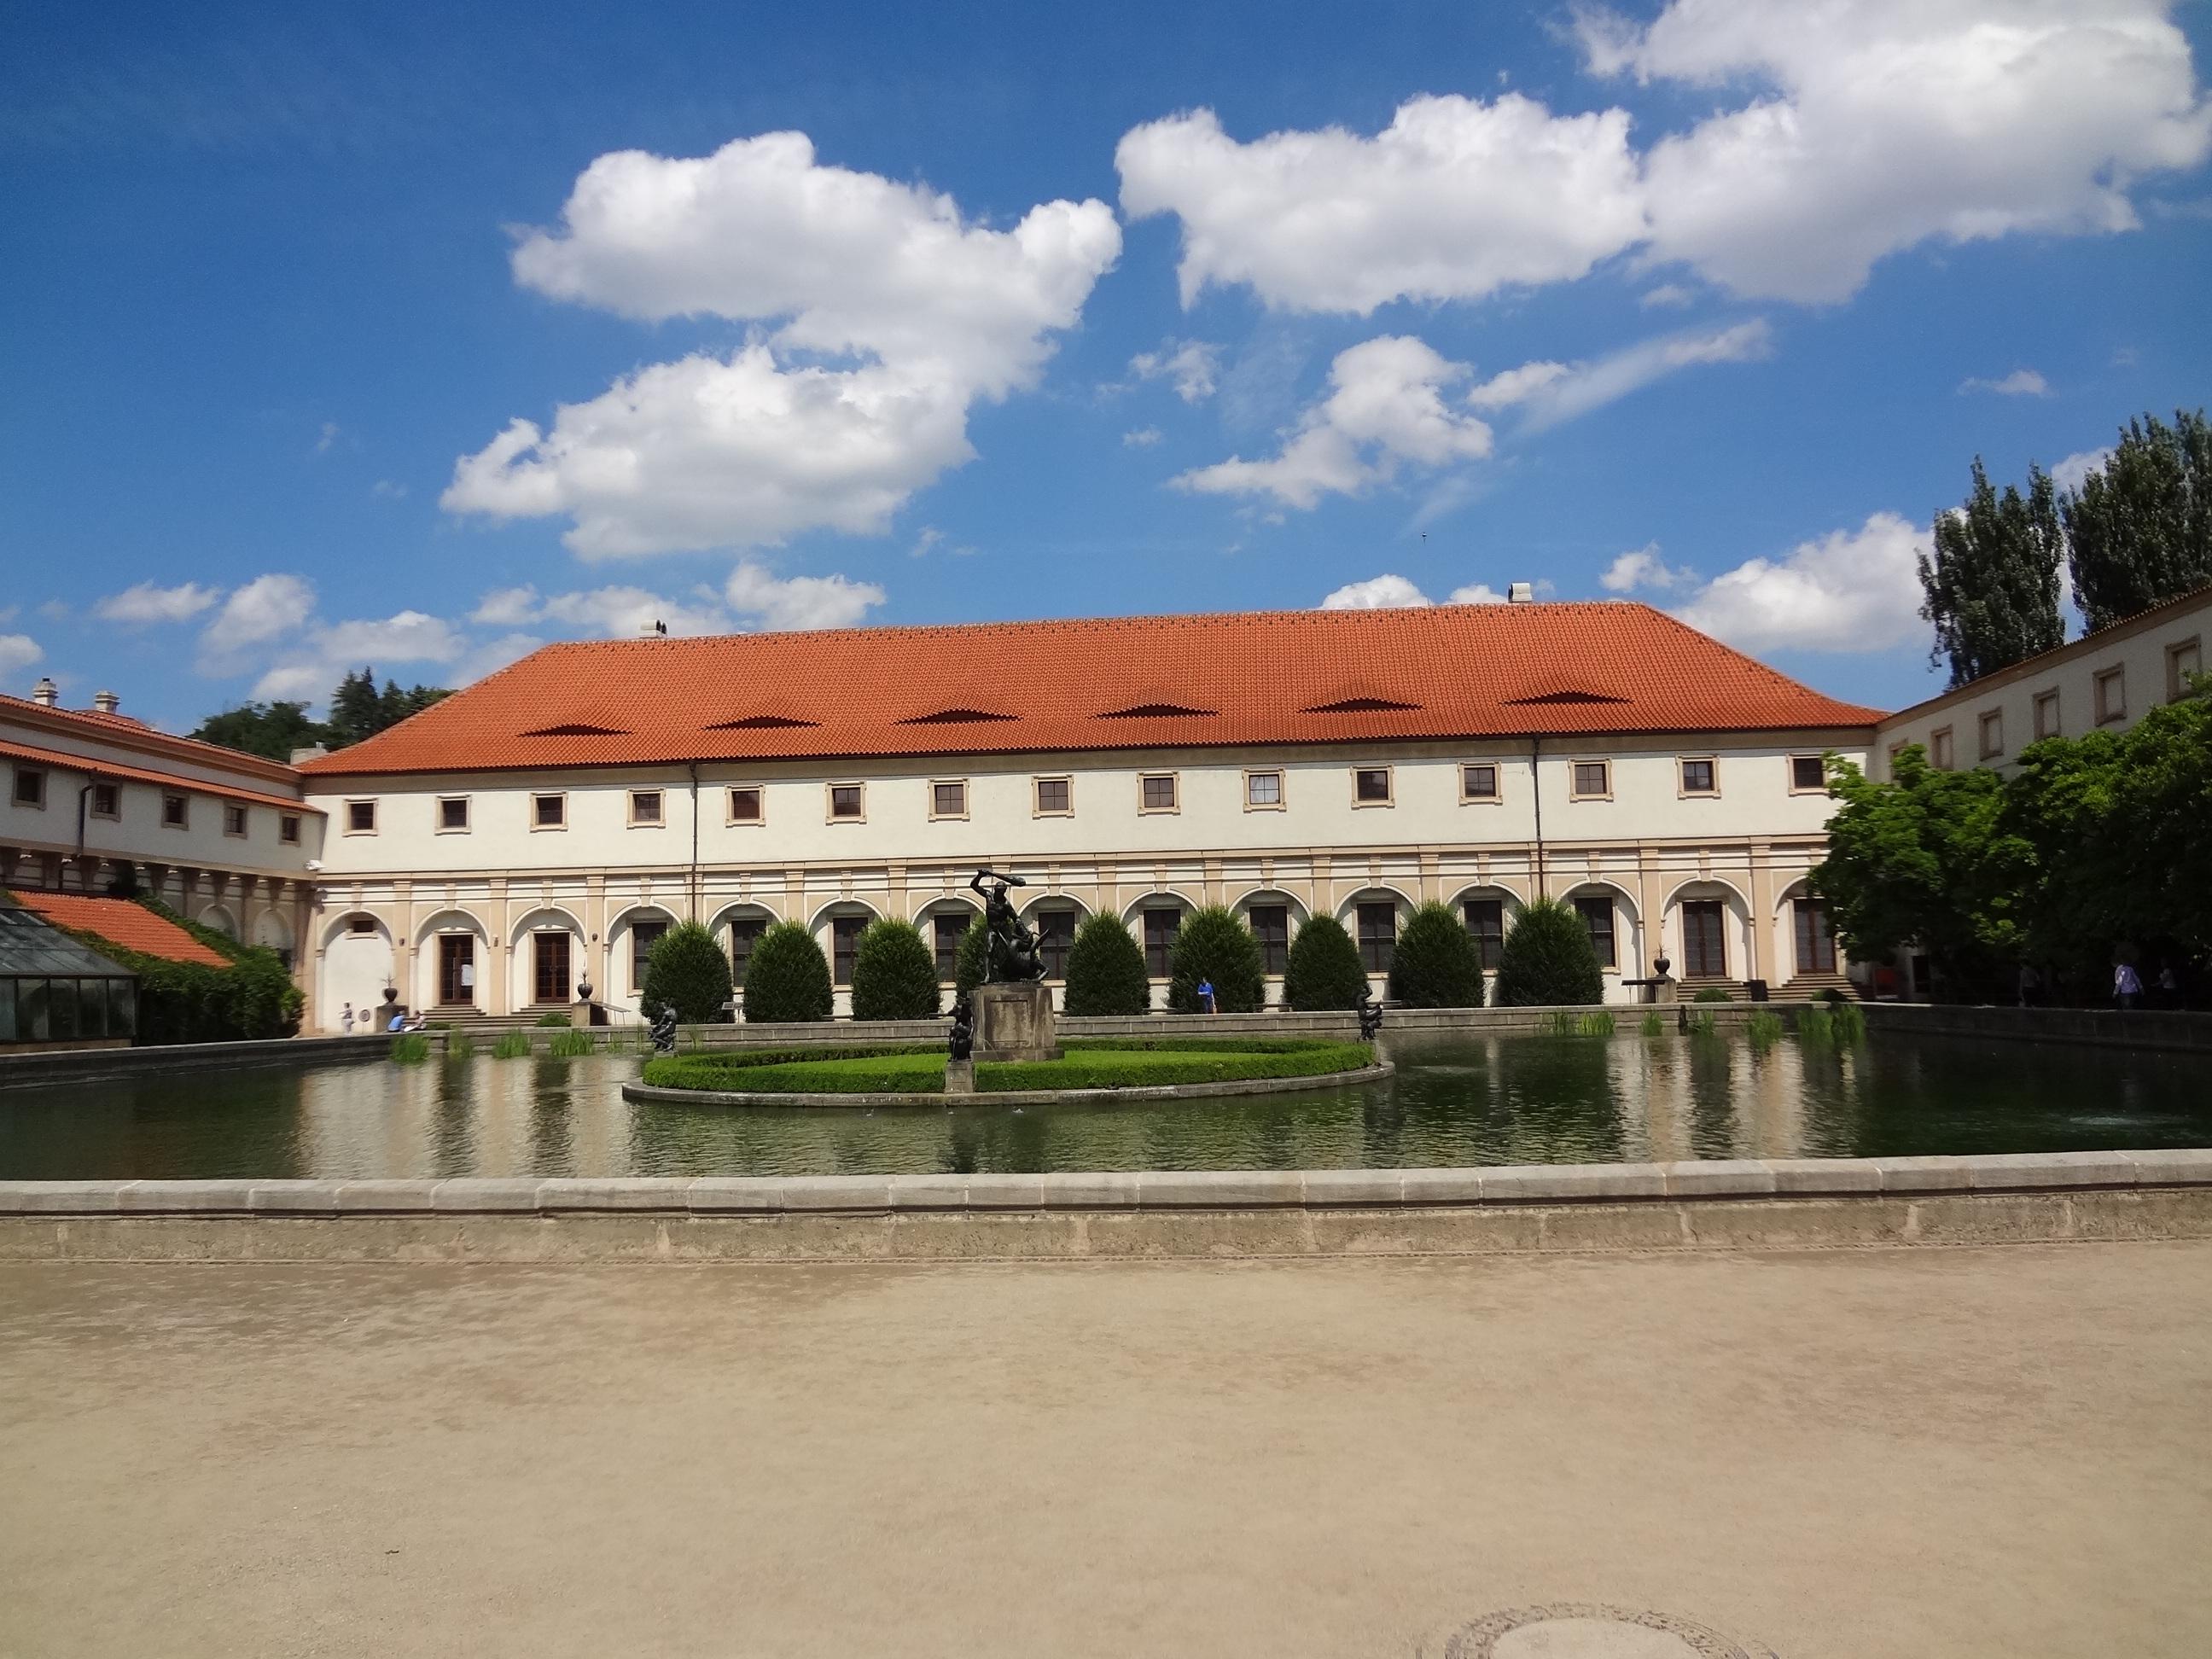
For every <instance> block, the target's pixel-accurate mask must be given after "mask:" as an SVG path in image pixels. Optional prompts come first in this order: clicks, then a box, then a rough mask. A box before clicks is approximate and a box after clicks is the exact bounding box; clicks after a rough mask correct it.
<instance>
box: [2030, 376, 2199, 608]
mask: <svg viewBox="0 0 2212 1659" xmlns="http://www.w3.org/2000/svg"><path fill="white" fill-rule="evenodd" d="M2058 510H2059V516H2060V517H2061V518H2062V519H2063V520H2064V523H2065V526H2066V559H2067V565H2068V568H2069V570H2070V571H2071V573H2072V574H2073V577H2074V602H2075V605H2079V606H2080V607H2081V620H2082V622H2083V623H2084V624H2086V625H2087V627H2088V628H2089V629H2091V630H2092V631H2094V630H2095V629H2100V628H2107V627H2110V626H2111V625H2112V623H2116V622H2119V621H2121V620H2123V619H2124V618H2125V617H2132V616H2134V615H2135V614H2136V612H2137V611H2148V609H2149V608H2150V607H2151V606H2153V605H2157V604H2160V602H2162V601H2164V600H2166V599H2174V598H2177V597H2179V595H2181V594H2184V593H2189V592H2194V591H2196V590H2197V588H2200V587H2203V586H2205V585H2206V584H2207V583H2212V424H2208V423H2207V422H2206V421H2205V419H2204V411H2203V410H2201V409H2200V410H2197V412H2196V413H2195V414H2193V415H2191V414H2186V413H2185V412H2183V411H2182V410H2174V412H2173V424H2172V426H2168V425H2166V422H2163V421H2161V420H2160V419H2159V418H2158V416H2155V415H2145V416H2143V417H2142V420H2141V421H2130V422H2128V424H2127V429H2126V430H2125V431H2124V432H2122V433H2121V434H2120V441H2119V442H2118V445H2116V446H2115V447H2114V448H2113V450H2112V458H2111V459H2109V460H2107V461H2106V463H2105V465H2104V466H2103V468H2102V469H2101V470H2100V471H2095V472H2092V473H2090V474H2089V475H2088V477H2086V478H2084V479H2083V480H2082V481H2081V489H2078V490H2069V491H2068V492H2067V494H2066V496H2065V498H2064V500H2063V501H2061V502H2060V503H2059V508H2058Z"/></svg>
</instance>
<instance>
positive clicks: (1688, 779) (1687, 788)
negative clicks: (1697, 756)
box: [1682, 760, 1721, 795]
mask: <svg viewBox="0 0 2212 1659" xmlns="http://www.w3.org/2000/svg"><path fill="white" fill-rule="evenodd" d="M1720 792H1721V787H1720V775H1719V772H1718V770H1717V768H1716V767H1715V765H1714V763H1712V762H1711V761H1710V760H1686V761H1684V762H1683V763H1682V793H1684V794H1686V795H1717V794H1719V793H1720Z"/></svg>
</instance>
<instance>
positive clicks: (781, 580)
mask: <svg viewBox="0 0 2212 1659" xmlns="http://www.w3.org/2000/svg"><path fill="white" fill-rule="evenodd" d="M722 594H723V597H724V599H726V600H727V601H728V603H729V606H730V609H731V610H732V611H735V612H737V614H738V615H739V616H741V617H754V618H756V619H757V621H758V623H759V624H760V625H761V626H762V627H763V628H764V629H769V630H771V631H777V630H782V629H799V628H851V627H854V626H855V625H857V624H858V623H860V621H861V620H862V619H863V618H864V617H866V615H867V613H868V612H869V611H872V610H873V609H874V608H875V607H876V606H878V605H881V604H882V603H883V602H884V590H883V589H882V588H880V587H878V586H876V585H875V583H873V582H856V581H853V580H849V579H848V578H847V577H844V576H786V577H777V576H774V575H771V574H769V571H768V570H767V569H766V568H763V567H762V566H760V565H757V564H755V563H754V562H751V561H750V560H746V561H745V562H743V563H741V564H740V565H738V568H736V569H735V570H732V572H731V573H730V580H728V581H727V582H726V583H725V584H724V585H723V588H722Z"/></svg>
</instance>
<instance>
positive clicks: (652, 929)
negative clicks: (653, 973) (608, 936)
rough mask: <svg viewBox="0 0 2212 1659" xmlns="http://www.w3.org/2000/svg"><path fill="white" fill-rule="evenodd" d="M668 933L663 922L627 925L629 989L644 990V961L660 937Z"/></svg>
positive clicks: (641, 922) (666, 925)
mask: <svg viewBox="0 0 2212 1659" xmlns="http://www.w3.org/2000/svg"><path fill="white" fill-rule="evenodd" d="M667 931H668V924H667V923H666V922H665V921H633V922H632V923H630V925H629V988H630V989H631V990H633V991H642V990H643V989H645V964H646V959H647V957H650V956H651V955H652V954H653V946H654V945H658V944H659V943H660V936H661V935H662V934H663V933H666V932H667Z"/></svg>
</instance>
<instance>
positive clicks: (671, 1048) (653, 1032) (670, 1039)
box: [645, 1002, 676, 1054]
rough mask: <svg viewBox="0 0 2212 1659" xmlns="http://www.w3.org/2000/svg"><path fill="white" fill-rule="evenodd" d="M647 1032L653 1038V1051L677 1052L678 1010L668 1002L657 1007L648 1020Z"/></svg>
mask: <svg viewBox="0 0 2212 1659" xmlns="http://www.w3.org/2000/svg"><path fill="white" fill-rule="evenodd" d="M645 1029H646V1034H647V1036H650V1037H652V1039H653V1053H655V1054H674V1053H675V1052H676V1010H675V1009H674V1008H673V1007H672V1006H670V1005H669V1004H667V1003H665V1002H664V1003H663V1004H661V1005H660V1006H659V1008H657V1009H655V1010H654V1011H653V1016H652V1018H650V1019H648V1020H647V1022H646V1025H645Z"/></svg>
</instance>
